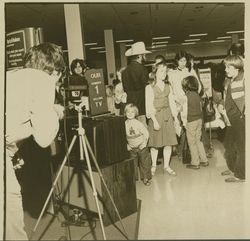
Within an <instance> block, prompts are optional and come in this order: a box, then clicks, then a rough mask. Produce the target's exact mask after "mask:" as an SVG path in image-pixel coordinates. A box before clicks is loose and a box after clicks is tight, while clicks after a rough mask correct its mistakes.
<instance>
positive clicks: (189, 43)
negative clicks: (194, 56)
mask: <svg viewBox="0 0 250 241" xmlns="http://www.w3.org/2000/svg"><path fill="white" fill-rule="evenodd" d="M191 44H196V42H188V43H181V45H191Z"/></svg>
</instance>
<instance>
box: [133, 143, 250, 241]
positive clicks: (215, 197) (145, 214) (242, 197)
mask: <svg viewBox="0 0 250 241" xmlns="http://www.w3.org/2000/svg"><path fill="white" fill-rule="evenodd" d="M213 145H214V149H215V152H214V156H213V158H211V159H209V161H210V165H209V166H208V167H201V169H200V170H192V169H187V168H186V167H185V165H184V164H182V163H181V162H180V161H179V160H178V158H177V157H176V156H174V157H173V158H172V162H171V167H172V168H173V169H174V170H175V171H176V172H177V176H176V177H172V176H169V175H168V174H166V173H163V166H162V165H158V166H157V170H156V174H155V176H154V177H153V179H152V184H151V186H144V185H143V183H142V182H137V198H139V199H141V200H142V208H141V217H140V225H139V237H138V238H139V239H245V238H250V229H249V227H250V226H249V224H250V202H249V200H250V198H249V188H248V186H249V185H248V184H249V183H247V182H245V183H225V181H224V179H225V177H223V176H221V174H220V173H221V172H222V171H223V170H225V169H226V162H225V159H224V158H223V151H224V149H223V146H222V144H221V142H219V141H218V140H213Z"/></svg>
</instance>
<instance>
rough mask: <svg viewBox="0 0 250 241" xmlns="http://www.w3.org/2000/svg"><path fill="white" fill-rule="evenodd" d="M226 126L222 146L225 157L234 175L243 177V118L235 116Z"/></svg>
mask: <svg viewBox="0 0 250 241" xmlns="http://www.w3.org/2000/svg"><path fill="white" fill-rule="evenodd" d="M231 125H232V126H230V127H227V130H226V134H225V140H224V146H225V153H224V156H225V159H226V162H227V166H228V168H229V170H231V171H232V172H233V173H234V175H235V177H237V178H240V179H245V135H246V133H245V120H244V119H242V118H237V119H235V120H232V121H231Z"/></svg>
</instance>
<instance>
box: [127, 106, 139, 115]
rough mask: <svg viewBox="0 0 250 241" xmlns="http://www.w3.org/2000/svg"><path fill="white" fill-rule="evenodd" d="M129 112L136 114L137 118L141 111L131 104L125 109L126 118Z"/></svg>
mask: <svg viewBox="0 0 250 241" xmlns="http://www.w3.org/2000/svg"><path fill="white" fill-rule="evenodd" d="M129 110H133V111H134V112H135V117H137V116H138V115H139V110H138V107H137V106H136V105H134V104H132V103H130V104H127V105H126V106H125V108H124V116H126V115H127V112H128V111H129Z"/></svg>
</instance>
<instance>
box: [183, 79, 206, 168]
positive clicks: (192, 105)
mask: <svg viewBox="0 0 250 241" xmlns="http://www.w3.org/2000/svg"><path fill="white" fill-rule="evenodd" d="M182 88H183V90H184V92H185V94H186V103H185V104H184V105H183V120H182V121H183V125H184V126H185V128H186V133H187V140H188V145H189V148H190V152H191V164H187V166H186V167H187V168H191V169H200V166H208V165H209V163H208V160H207V156H206V152H205V149H204V145H203V143H202V141H201V129H202V107H201V97H200V96H199V94H198V89H199V83H198V80H197V78H196V77H195V76H192V75H190V76H188V77H186V78H184V79H183V81H182Z"/></svg>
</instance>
